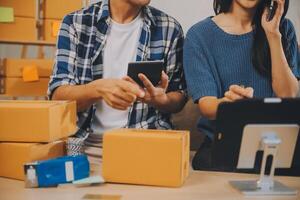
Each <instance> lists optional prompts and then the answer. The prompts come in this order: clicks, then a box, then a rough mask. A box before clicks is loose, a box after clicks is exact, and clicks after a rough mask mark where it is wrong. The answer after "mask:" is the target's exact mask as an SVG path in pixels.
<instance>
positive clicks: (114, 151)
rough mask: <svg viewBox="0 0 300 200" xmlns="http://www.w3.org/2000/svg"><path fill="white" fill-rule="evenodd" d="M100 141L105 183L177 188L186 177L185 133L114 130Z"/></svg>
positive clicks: (187, 167) (187, 156)
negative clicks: (101, 142) (101, 143)
mask: <svg viewBox="0 0 300 200" xmlns="http://www.w3.org/2000/svg"><path fill="white" fill-rule="evenodd" d="M103 139H104V141H103V165H102V167H103V168H102V172H103V177H104V179H105V181H107V182H114V183H128V184H141V185H154V186H166V187H179V186H182V185H183V183H184V181H185V179H186V178H187V176H188V173H189V152H190V149H189V148H190V145H189V132H188V131H166V130H134V129H118V130H112V131H109V132H106V133H105V134H104V138H103Z"/></svg>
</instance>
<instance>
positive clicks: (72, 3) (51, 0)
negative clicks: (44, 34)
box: [45, 0, 84, 20]
mask: <svg viewBox="0 0 300 200" xmlns="http://www.w3.org/2000/svg"><path fill="white" fill-rule="evenodd" d="M83 6H84V5H83V1H82V0H46V2H45V18H46V19H60V20H61V19H63V17H64V16H66V15H67V14H70V13H72V12H74V11H77V10H80V9H81V8H82V7H83Z"/></svg>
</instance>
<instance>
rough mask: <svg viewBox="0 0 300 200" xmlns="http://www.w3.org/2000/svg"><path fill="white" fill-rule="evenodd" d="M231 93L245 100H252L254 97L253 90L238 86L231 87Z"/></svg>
mask: <svg viewBox="0 0 300 200" xmlns="http://www.w3.org/2000/svg"><path fill="white" fill-rule="evenodd" d="M229 91H231V92H233V93H235V94H237V95H239V96H242V97H243V98H245V97H246V98H252V97H253V88H243V87H240V86H238V85H232V86H230V87H229Z"/></svg>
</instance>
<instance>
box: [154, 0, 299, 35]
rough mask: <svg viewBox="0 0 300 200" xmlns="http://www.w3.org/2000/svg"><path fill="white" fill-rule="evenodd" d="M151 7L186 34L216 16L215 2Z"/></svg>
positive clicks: (160, 2) (162, 1) (157, 0)
mask: <svg viewBox="0 0 300 200" xmlns="http://www.w3.org/2000/svg"><path fill="white" fill-rule="evenodd" d="M297 1H298V0H297ZM151 5H152V6H154V7H156V8H158V9H160V10H163V11H165V12H167V13H168V14H170V15H171V16H173V17H175V18H176V19H177V20H178V21H179V22H180V23H181V25H182V28H183V30H184V31H185V32H186V31H187V30H188V29H189V28H190V27H191V26H192V25H193V24H195V23H197V22H198V21H200V20H202V19H205V18H206V17H208V16H212V15H214V12H213V0H152V1H151Z"/></svg>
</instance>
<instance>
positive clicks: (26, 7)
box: [0, 0, 36, 18]
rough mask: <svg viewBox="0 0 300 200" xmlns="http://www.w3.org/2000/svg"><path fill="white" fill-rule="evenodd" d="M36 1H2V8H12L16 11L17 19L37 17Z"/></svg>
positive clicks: (0, 4)
mask: <svg viewBox="0 0 300 200" xmlns="http://www.w3.org/2000/svg"><path fill="white" fill-rule="evenodd" d="M35 2H36V0H21V1H20V0H1V1H0V6H1V7H10V8H13V9H14V15H15V16H16V17H32V18H34V17H35Z"/></svg>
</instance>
